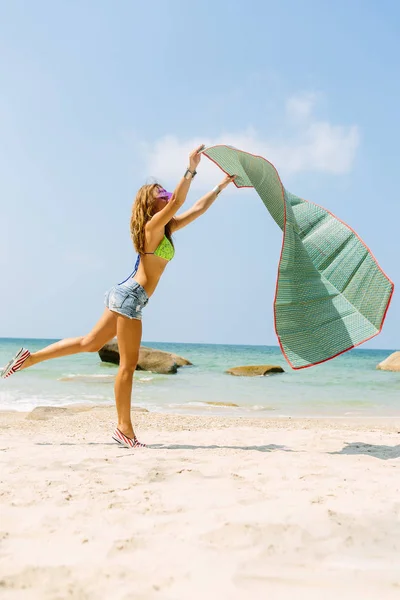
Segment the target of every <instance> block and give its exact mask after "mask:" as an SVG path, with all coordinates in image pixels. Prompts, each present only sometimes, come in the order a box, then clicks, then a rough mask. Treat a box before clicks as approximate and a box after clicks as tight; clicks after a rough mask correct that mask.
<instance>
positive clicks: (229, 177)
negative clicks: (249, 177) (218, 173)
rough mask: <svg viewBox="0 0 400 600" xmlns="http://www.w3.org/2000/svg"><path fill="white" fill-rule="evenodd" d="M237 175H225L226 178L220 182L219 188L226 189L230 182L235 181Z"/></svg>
mask: <svg viewBox="0 0 400 600" xmlns="http://www.w3.org/2000/svg"><path fill="white" fill-rule="evenodd" d="M235 177H236V175H227V176H226V177H224V179H223V180H222V181H221V183H220V184H218V187H219V189H220V190H221V192H222V190H224V189H225V188H226V187H228V185H229V184H230V183H232V182H233V180H234V179H235Z"/></svg>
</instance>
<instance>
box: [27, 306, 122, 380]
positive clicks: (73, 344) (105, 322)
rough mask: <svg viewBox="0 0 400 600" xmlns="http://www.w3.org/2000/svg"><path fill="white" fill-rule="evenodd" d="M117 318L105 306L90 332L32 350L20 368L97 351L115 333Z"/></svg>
mask: <svg viewBox="0 0 400 600" xmlns="http://www.w3.org/2000/svg"><path fill="white" fill-rule="evenodd" d="M117 319H118V315H117V314H116V313H114V312H112V311H111V310H109V309H108V308H106V309H105V311H104V313H103V315H102V317H101V318H100V320H99V321H98V322H97V323H96V325H95V326H94V327H93V329H92V331H91V332H90V333H88V334H87V335H84V336H81V337H76V338H66V339H64V340H60V341H59V342H55V343H54V344H50V346H46V348H43V349H42V350H39V351H38V352H33V354H31V355H30V357H29V358H27V359H26V361H25V362H24V364H23V365H22V367H21V370H22V369H26V368H27V367H31V366H32V365H36V364H37V363H40V362H43V361H44V360H49V359H50V358H60V357H61V356H69V355H70V354H78V353H80V352H98V351H99V350H100V348H102V347H103V346H104V344H106V343H107V342H108V341H110V340H111V339H112V338H113V337H114V336H115V335H116V333H117Z"/></svg>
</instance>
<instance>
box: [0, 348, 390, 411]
mask: <svg viewBox="0 0 400 600" xmlns="http://www.w3.org/2000/svg"><path fill="white" fill-rule="evenodd" d="M54 341H56V340H39V339H29V340H22V339H2V338H0V365H4V364H6V363H7V362H8V360H9V359H10V358H11V357H12V355H13V354H14V353H15V352H16V351H17V350H18V349H19V348H20V347H21V346H25V347H26V348H28V349H29V350H31V351H35V350H38V349H40V348H43V347H44V346H46V345H47V344H49V343H52V342H54ZM143 344H144V345H147V346H150V347H153V348H159V349H160V350H167V351H171V352H175V353H177V354H179V355H181V356H184V357H185V358H188V359H189V360H190V361H191V362H192V363H193V366H192V367H183V368H181V369H179V370H178V373H177V374H176V375H157V374H154V373H149V372H144V371H138V372H136V374H135V385H134V390H133V404H134V405H137V406H140V407H143V408H147V409H148V410H150V411H164V412H175V413H183V414H188V413H191V414H210V415H212V414H224V415H236V416H240V415H246V416H250V415H251V416H260V417H265V416H300V415H301V416H313V417H314V416H362V415H367V416H374V415H387V416H390V415H399V414H400V373H390V372H384V371H378V370H376V365H377V364H378V363H379V362H381V361H382V360H383V359H385V358H386V357H387V356H389V354H391V352H393V351H392V350H363V349H356V350H352V351H350V352H347V353H345V354H343V355H341V356H339V357H338V358H336V359H334V360H331V361H328V362H326V363H324V364H322V365H319V366H316V367H311V368H309V369H303V370H300V371H293V370H292V369H291V368H290V367H289V365H288V364H287V363H286V361H285V359H284V357H283V356H282V353H281V351H280V349H279V348H278V347H277V346H228V345H212V344H172V343H171V344H169V343H152V342H144V343H143ZM250 364H276V365H281V366H282V367H283V368H284V369H285V373H283V374H279V375H271V376H269V377H255V378H246V377H233V376H231V375H227V374H226V373H224V371H225V370H226V369H228V368H230V367H234V366H238V365H250ZM116 370H117V367H116V366H114V365H109V364H105V363H102V362H101V361H100V358H99V356H98V354H97V353H96V354H80V355H76V356H71V357H66V358H60V359H55V360H52V361H48V362H44V363H41V364H40V365H36V366H35V367H32V368H31V369H27V370H26V371H23V372H21V373H17V374H16V375H13V376H12V377H10V378H9V379H6V380H0V410H10V409H12V410H19V411H28V410H31V409H33V408H34V407H36V406H68V405H73V404H82V403H84V404H93V405H95V404H113V402H114V400H113V382H114V377H115V374H116ZM211 402H218V403H224V404H227V403H233V404H236V405H237V406H236V407H229V406H215V405H212V404H209V403H211Z"/></svg>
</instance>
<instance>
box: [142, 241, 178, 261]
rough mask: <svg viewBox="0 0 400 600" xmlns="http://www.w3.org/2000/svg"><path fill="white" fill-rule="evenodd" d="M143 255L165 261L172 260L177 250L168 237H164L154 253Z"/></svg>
mask: <svg viewBox="0 0 400 600" xmlns="http://www.w3.org/2000/svg"><path fill="white" fill-rule="evenodd" d="M143 254H154V256H159V257H160V258H164V259H165V260H172V259H173V258H174V255H175V249H174V247H173V245H172V244H171V242H170V241H169V239H168V238H167V236H166V235H164V237H163V239H162V240H161V242H160V243H159V244H158V246H157V248H156V249H155V250H154V252H143Z"/></svg>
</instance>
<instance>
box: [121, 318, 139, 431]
mask: <svg viewBox="0 0 400 600" xmlns="http://www.w3.org/2000/svg"><path fill="white" fill-rule="evenodd" d="M117 338H118V347H119V357H120V362H119V369H118V373H117V377H116V379H115V403H116V405H117V414H118V429H119V430H120V431H122V433H123V434H124V435H126V436H128V437H129V438H134V437H135V434H134V431H133V427H132V421H131V396H132V381H133V374H134V372H135V369H136V365H137V361H138V358H139V348H140V341H141V339H142V322H141V321H140V320H139V319H128V317H123V316H121V315H118V320H117Z"/></svg>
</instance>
